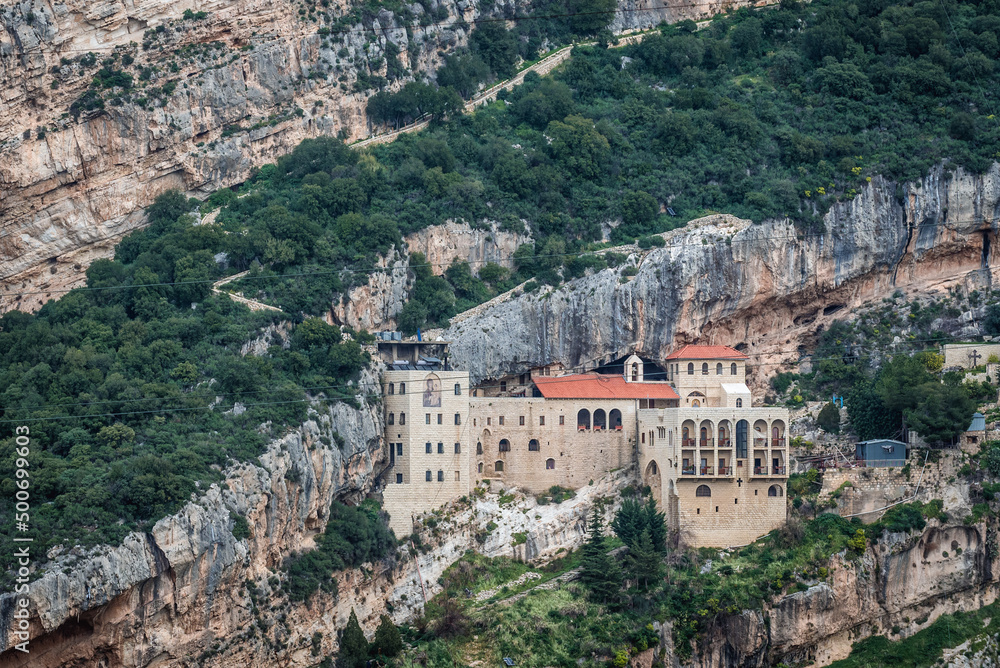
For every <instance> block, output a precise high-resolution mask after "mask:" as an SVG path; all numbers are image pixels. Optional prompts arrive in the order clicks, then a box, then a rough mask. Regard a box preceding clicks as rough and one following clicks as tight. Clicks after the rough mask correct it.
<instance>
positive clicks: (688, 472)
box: [681, 466, 695, 475]
mask: <svg viewBox="0 0 1000 668" xmlns="http://www.w3.org/2000/svg"><path fill="white" fill-rule="evenodd" d="M694 474H695V473H694V467H693V466H685V467H684V468H682V469H681V475H694Z"/></svg>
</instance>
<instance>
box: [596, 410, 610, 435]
mask: <svg viewBox="0 0 1000 668" xmlns="http://www.w3.org/2000/svg"><path fill="white" fill-rule="evenodd" d="M607 428H608V414H607V413H605V412H604V409H603V408H598V409H597V410H596V411H594V431H597V430H598V429H607Z"/></svg>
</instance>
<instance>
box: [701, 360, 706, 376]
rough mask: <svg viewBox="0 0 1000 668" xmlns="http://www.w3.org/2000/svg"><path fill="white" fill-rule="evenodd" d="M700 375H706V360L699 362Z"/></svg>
mask: <svg viewBox="0 0 1000 668" xmlns="http://www.w3.org/2000/svg"><path fill="white" fill-rule="evenodd" d="M701 375H703V376H707V375H708V362H702V363H701Z"/></svg>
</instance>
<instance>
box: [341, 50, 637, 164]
mask: <svg viewBox="0 0 1000 668" xmlns="http://www.w3.org/2000/svg"><path fill="white" fill-rule="evenodd" d="M648 34H650V33H649V32H639V33H622V34H621V35H619V36H618V37H619V39H618V44H616V45H615V46H625V45H627V44H637V43H639V42H641V41H642V38H643V37H645V36H646V35H648ZM594 44H597V42H576V43H574V44H570V45H568V46H564V47H562V48H561V49H559V50H557V51H553V52H552V53H550V54H549V55H547V56H545V57H544V58H542V59H541V60H539V61H538V62H537V63H534V64H533V65H530V66H528V67H526V68H524V69H523V70H521V71H520V72H518V73H517V74H515V75H514V76H513V77H511V78H510V79H506V80H504V81H501V82H500V83H497V84H493V85H492V86H490V87H489V88H487V89H486V90H484V91H482V92H481V93H479V94H477V95H475V96H473V98H472V99H471V100H469V101H468V102H466V103H465V107H464V111H465V112H466V113H471V112H473V111H475V110H476V109H477V108H478V107H481V106H483V105H484V104H488V103H489V102H492V101H493V100H495V99H496V97H497V95H498V94H499V93H500V91H502V90H510V89H511V88H513V87H514V86H517V85H519V84H521V83H523V82H524V76H525V75H526V74H527V73H528V72H537V73H538V74H540V75H544V74H548V73H549V72H551V71H552V70H554V69H555V68H556V66H557V65H559V64H560V63H562V62H563V61H566V60H568V59H569V57H570V55H571V54H572V52H573V48H574V47H577V46H592V45H594ZM430 122H431V119H430V118H429V117H427V116H421V117H420V118H418V119H417V120H415V121H413V122H412V123H410V124H409V125H404V126H403V127H401V128H399V129H398V130H393V131H391V132H385V133H382V134H378V135H373V136H371V137H368V138H367V139H362V140H361V141H359V142H355V143H353V144H351V148H365V147H366V146H374V145H376V144H388V143H389V142H392V141H395V140H396V138H397V137H399V136H400V135H402V134H407V133H409V132H419V131H420V130H423V129H424V128H426V127H427V126H428V125H430Z"/></svg>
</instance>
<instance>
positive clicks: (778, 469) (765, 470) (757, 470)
mask: <svg viewBox="0 0 1000 668" xmlns="http://www.w3.org/2000/svg"><path fill="white" fill-rule="evenodd" d="M753 474H754V475H785V467H784V466H755V467H753Z"/></svg>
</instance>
